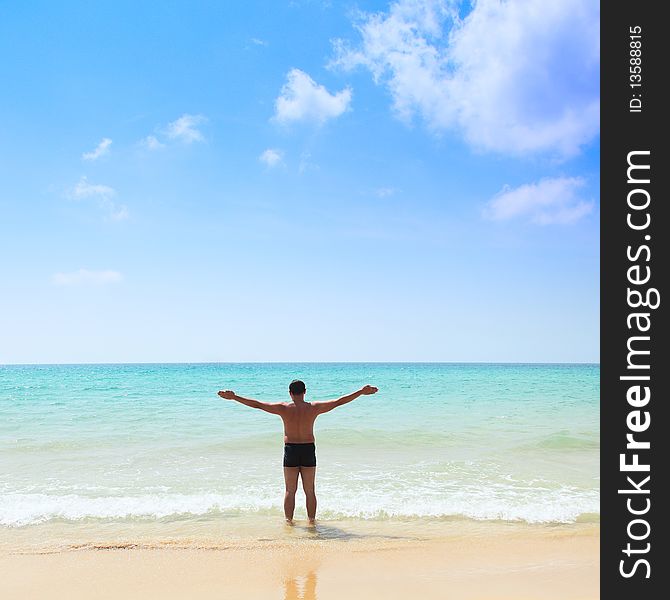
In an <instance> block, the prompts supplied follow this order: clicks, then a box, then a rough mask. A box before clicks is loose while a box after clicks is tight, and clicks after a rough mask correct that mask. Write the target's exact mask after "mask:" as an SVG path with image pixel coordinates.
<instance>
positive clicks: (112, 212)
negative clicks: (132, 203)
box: [68, 176, 128, 221]
mask: <svg viewBox="0 0 670 600" xmlns="http://www.w3.org/2000/svg"><path fill="white" fill-rule="evenodd" d="M68 195H69V196H70V197H71V198H74V199H75V200H84V199H93V200H95V201H97V203H98V206H99V207H100V208H102V209H103V210H104V211H105V212H106V213H107V216H108V217H109V218H110V219H112V220H113V221H121V220H123V219H127V218H128V208H127V207H126V206H125V205H123V204H117V203H116V202H115V201H114V197H115V196H116V190H115V189H114V188H112V187H110V186H108V185H103V184H99V183H98V184H93V183H89V181H88V179H87V178H86V177H85V176H82V177H81V178H80V179H79V181H78V182H77V183H76V185H75V186H74V187H73V188H72V190H71V191H70V192H69V194H68Z"/></svg>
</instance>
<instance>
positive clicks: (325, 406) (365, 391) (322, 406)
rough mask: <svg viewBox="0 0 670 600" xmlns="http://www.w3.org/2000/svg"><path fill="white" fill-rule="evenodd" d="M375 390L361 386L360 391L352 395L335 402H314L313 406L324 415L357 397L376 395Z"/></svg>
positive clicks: (372, 387)
mask: <svg viewBox="0 0 670 600" xmlns="http://www.w3.org/2000/svg"><path fill="white" fill-rule="evenodd" d="M377 389H378V388H376V387H375V386H373V385H366V386H363V387H362V388H361V389H360V390H357V391H355V392H354V393H353V394H347V395H346V396H342V397H341V398H338V399H337V400H325V401H324V402H315V403H314V406H316V408H317V410H318V411H319V413H325V412H328V411H330V410H333V409H334V408H337V407H338V406H342V405H343V404H346V403H347V402H351V401H352V400H356V398H358V397H359V396H369V395H370V394H376V393H377Z"/></svg>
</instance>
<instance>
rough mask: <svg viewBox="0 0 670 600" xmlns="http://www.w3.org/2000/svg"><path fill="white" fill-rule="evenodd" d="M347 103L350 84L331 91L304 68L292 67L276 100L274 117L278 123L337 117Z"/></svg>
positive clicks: (320, 121)
mask: <svg viewBox="0 0 670 600" xmlns="http://www.w3.org/2000/svg"><path fill="white" fill-rule="evenodd" d="M350 103H351V89H350V88H345V89H343V90H341V91H339V92H337V93H335V94H331V93H330V92H329V91H328V90H327V89H326V88H325V87H324V86H322V85H319V84H317V83H316V82H315V81H314V80H313V79H312V78H311V77H310V76H309V75H308V74H307V73H305V72H304V71H301V70H300V69H291V70H290V71H289V72H288V75H287V76H286V83H285V84H284V86H283V87H282V89H281V93H280V94H279V97H278V98H277V100H276V101H275V119H276V120H277V121H279V122H280V123H290V122H292V121H313V122H316V123H324V122H326V121H327V120H328V119H334V118H336V117H339V116H340V115H341V114H342V113H343V112H345V111H346V110H347V109H348V108H349V104H350Z"/></svg>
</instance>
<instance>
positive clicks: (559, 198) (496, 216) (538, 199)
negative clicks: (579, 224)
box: [484, 177, 594, 225]
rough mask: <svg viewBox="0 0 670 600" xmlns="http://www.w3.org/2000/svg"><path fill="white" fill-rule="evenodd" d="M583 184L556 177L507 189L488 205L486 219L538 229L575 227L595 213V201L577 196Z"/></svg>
mask: <svg viewBox="0 0 670 600" xmlns="http://www.w3.org/2000/svg"><path fill="white" fill-rule="evenodd" d="M584 183H585V182H584V180H583V179H582V178H581V177H557V178H553V179H542V180H541V181H539V182H536V183H527V184H525V185H521V186H519V187H517V188H510V187H508V186H506V187H504V188H503V189H502V191H501V192H499V193H498V194H497V195H496V196H494V197H493V198H492V199H491V200H490V201H489V202H488V204H487V205H486V207H485V208H484V216H485V217H486V218H488V219H491V220H495V221H506V220H509V219H516V218H526V219H528V220H530V221H531V222H533V223H536V224H538V225H551V224H560V225H567V224H570V223H574V222H576V221H578V220H579V219H581V218H582V217H584V216H586V215H588V214H589V213H590V212H591V211H592V210H593V206H594V203H593V201H586V200H584V199H582V198H581V197H580V196H579V194H578V191H579V189H580V188H582V187H583V186H584Z"/></svg>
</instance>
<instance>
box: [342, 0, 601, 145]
mask: <svg viewBox="0 0 670 600" xmlns="http://www.w3.org/2000/svg"><path fill="white" fill-rule="evenodd" d="M459 4H460V3H458V2H451V1H447V0H399V1H398V2H394V3H393V4H391V5H390V8H389V10H388V12H386V13H373V14H362V15H361V16H360V18H359V19H358V21H357V23H356V24H355V26H356V29H357V30H358V32H359V33H360V38H361V39H360V43H358V44H356V45H354V46H352V45H351V44H348V43H347V42H345V41H342V40H337V41H336V42H335V50H336V57H335V59H334V60H333V62H332V63H331V66H339V67H343V68H345V69H351V68H354V67H356V66H363V67H365V68H367V69H369V71H370V72H371V74H372V76H373V78H374V81H375V82H376V83H378V84H383V85H385V86H386V87H387V89H388V91H389V92H390V94H391V97H392V99H393V109H394V111H395V113H396V114H397V116H398V117H399V118H400V119H402V120H404V121H407V122H409V121H411V120H412V118H413V117H414V116H415V115H419V116H420V117H421V118H422V119H423V121H424V122H425V123H426V124H427V126H428V127H429V128H430V129H431V130H433V131H435V132H441V131H445V130H456V131H459V132H460V133H461V134H462V135H463V137H464V138H465V140H466V141H467V142H468V143H469V144H470V145H472V146H473V147H475V148H477V149H481V150H489V151H496V152H500V153H504V154H515V155H524V154H530V153H534V152H549V153H550V154H553V155H556V156H557V157H559V158H564V157H567V156H570V155H574V154H576V153H578V152H579V149H580V147H581V146H583V145H584V144H586V143H588V142H589V141H591V140H592V139H593V138H594V137H595V136H597V134H598V131H599V112H600V101H599V39H600V36H599V4H598V2H596V1H595V0H588V1H587V2H584V1H583V0H563V1H562V2H545V1H544V0H515V1H509V2H500V1H499V0H478V1H477V2H476V3H474V7H473V9H472V11H471V12H470V13H469V14H468V15H467V16H466V17H465V18H464V19H460V17H459V15H458V8H459Z"/></svg>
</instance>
